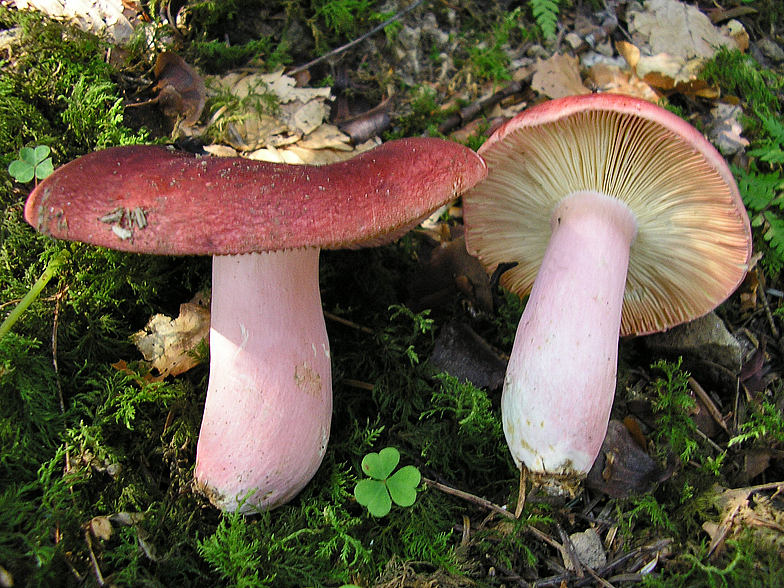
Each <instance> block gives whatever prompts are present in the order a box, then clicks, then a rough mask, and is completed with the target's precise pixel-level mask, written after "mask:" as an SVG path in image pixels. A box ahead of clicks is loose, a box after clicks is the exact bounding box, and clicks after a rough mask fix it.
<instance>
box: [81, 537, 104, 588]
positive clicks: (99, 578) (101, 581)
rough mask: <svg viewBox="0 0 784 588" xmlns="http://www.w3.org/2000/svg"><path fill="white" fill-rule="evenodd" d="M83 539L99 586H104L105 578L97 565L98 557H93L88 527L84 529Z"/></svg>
mask: <svg viewBox="0 0 784 588" xmlns="http://www.w3.org/2000/svg"><path fill="white" fill-rule="evenodd" d="M84 541H85V543H87V550H88V551H89V552H90V565H91V566H92V568H93V573H94V574H95V579H96V581H97V582H98V585H99V586H105V585H106V580H104V578H103V574H102V573H101V568H100V566H99V565H98V558H97V557H95V552H94V551H93V542H92V539H90V531H89V530H88V529H84Z"/></svg>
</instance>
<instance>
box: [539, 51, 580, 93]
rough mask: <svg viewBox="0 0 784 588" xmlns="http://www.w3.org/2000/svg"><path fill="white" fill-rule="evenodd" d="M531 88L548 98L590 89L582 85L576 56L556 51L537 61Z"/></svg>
mask: <svg viewBox="0 0 784 588" xmlns="http://www.w3.org/2000/svg"><path fill="white" fill-rule="evenodd" d="M531 88H532V89H534V90H536V91H537V92H539V93H540V94H544V95H545V96H547V97H548V98H563V97H565V96H573V95H576V94H590V93H591V90H589V89H588V88H586V87H585V86H584V85H583V81H582V78H581V77H580V64H579V62H578V61H577V58H576V57H573V56H571V55H560V54H558V53H556V54H554V55H553V56H552V57H550V58H549V59H545V60H542V59H540V60H539V61H538V62H537V64H536V73H535V74H534V77H533V79H532V80H531Z"/></svg>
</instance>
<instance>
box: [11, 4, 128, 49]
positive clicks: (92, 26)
mask: <svg viewBox="0 0 784 588" xmlns="http://www.w3.org/2000/svg"><path fill="white" fill-rule="evenodd" d="M10 3H11V5H12V6H15V7H16V8H17V9H19V10H37V11H39V12H41V13H43V14H46V15H48V16H50V17H51V18H53V19H55V20H67V21H70V22H72V23H73V24H75V25H76V26H78V27H79V28H80V29H82V30H83V31H88V32H91V33H93V34H95V35H99V36H105V35H104V33H106V35H108V38H109V39H110V40H111V42H112V43H114V44H115V45H125V44H127V43H128V42H129V41H130V40H131V37H133V34H134V30H133V26H132V25H131V23H130V21H129V20H128V17H127V16H126V14H125V13H124V8H125V7H124V6H123V2H122V0H11V2H10ZM134 12H135V11H134ZM130 14H133V12H131V13H130Z"/></svg>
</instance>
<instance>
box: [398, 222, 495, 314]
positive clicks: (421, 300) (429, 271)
mask: <svg viewBox="0 0 784 588" xmlns="http://www.w3.org/2000/svg"><path fill="white" fill-rule="evenodd" d="M457 291H459V292H461V293H462V294H463V295H465V296H466V297H467V298H468V300H470V301H471V303H472V304H475V305H476V306H478V307H479V308H480V309H483V310H486V311H488V312H489V311H492V309H493V296H492V292H491V289H490V278H489V277H488V275H487V272H485V270H484V268H483V267H482V264H481V263H480V262H479V260H478V259H477V258H476V257H474V256H473V255H470V254H469V253H468V251H466V247H465V238H463V237H462V236H460V237H457V238H455V239H452V240H449V241H446V242H444V243H441V244H440V245H438V246H437V247H435V249H433V251H432V253H431V254H430V259H429V260H428V261H427V262H426V263H425V264H423V266H422V267H421V268H420V270H419V271H417V272H416V273H415V274H414V275H413V276H412V278H411V281H410V283H409V293H410V296H409V305H411V307H412V308H416V309H424V308H435V307H437V306H438V305H439V304H440V303H443V302H445V301H446V300H447V299H449V298H450V297H451V296H452V295H453V294H454V293H455V292H457Z"/></svg>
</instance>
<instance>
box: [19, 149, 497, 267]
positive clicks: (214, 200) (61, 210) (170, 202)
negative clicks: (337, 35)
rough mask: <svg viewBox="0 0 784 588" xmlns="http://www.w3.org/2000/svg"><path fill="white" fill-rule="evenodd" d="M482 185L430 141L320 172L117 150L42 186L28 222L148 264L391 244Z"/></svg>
mask: <svg viewBox="0 0 784 588" xmlns="http://www.w3.org/2000/svg"><path fill="white" fill-rule="evenodd" d="M486 174H487V168H486V166H485V163H484V161H483V160H482V158H481V157H479V156H478V155H477V154H476V153H474V152H473V151H471V150H470V149H468V148H466V147H463V146H461V145H458V144H457V143H453V142H450V141H445V140H442V139H433V138H412V139H400V140H397V141H390V142H387V143H384V144H382V145H380V146H379V147H377V148H375V149H373V150H371V151H366V152H364V153H362V154H360V155H358V156H357V157H354V158H352V159H349V160H346V161H343V162H339V163H334V164H330V165H324V166H311V165H302V166H293V165H286V164H277V163H267V162H260V161H253V160H248V159H242V158H214V157H199V156H195V155H191V154H188V153H183V152H178V151H173V150H171V149H167V148H165V147H156V146H131V147H112V148H109V149H105V150H103V151H97V152H94V153H90V154H88V155H85V156H83V157H80V158H79V159H76V160H75V161H72V162H70V163H68V164H66V165H64V166H62V167H61V168H59V169H57V170H56V171H55V173H54V174H52V175H51V176H49V177H48V178H47V179H46V180H44V181H43V182H41V184H39V185H38V186H37V187H36V188H35V190H33V192H32V193H31V194H30V197H29V198H28V200H27V204H26V205H25V218H26V219H27V221H28V222H29V223H30V224H31V225H33V227H35V228H36V229H37V230H39V231H40V232H42V233H44V234H47V235H50V236H52V237H56V238H59V239H68V240H71V241H82V242H86V243H91V244H93V245H100V246H104V247H110V248H112V249H119V250H124V251H135V252H141V253H157V254H171V255H188V254H197V255H232V254H239V253H250V252H261V251H274V250H279V249H292V248H298V247H305V246H317V247H322V248H326V249H330V248H340V247H347V246H352V245H355V246H358V245H360V244H362V243H372V244H378V243H380V242H383V241H384V238H385V236H386V240H391V239H393V238H394V237H396V236H399V235H400V234H401V232H402V231H404V230H405V229H406V228H408V227H410V226H411V225H412V224H413V223H415V221H419V220H421V219H423V218H424V217H426V216H427V215H428V214H430V213H431V212H432V211H433V210H435V209H436V208H438V207H439V206H441V205H442V204H444V203H446V202H448V201H450V200H451V199H453V198H455V197H456V196H458V195H459V194H460V193H461V192H462V191H463V190H465V189H466V188H468V187H470V186H472V185H473V184H475V183H476V182H478V181H479V180H481V179H482V178H484V177H485V175H486Z"/></svg>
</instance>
